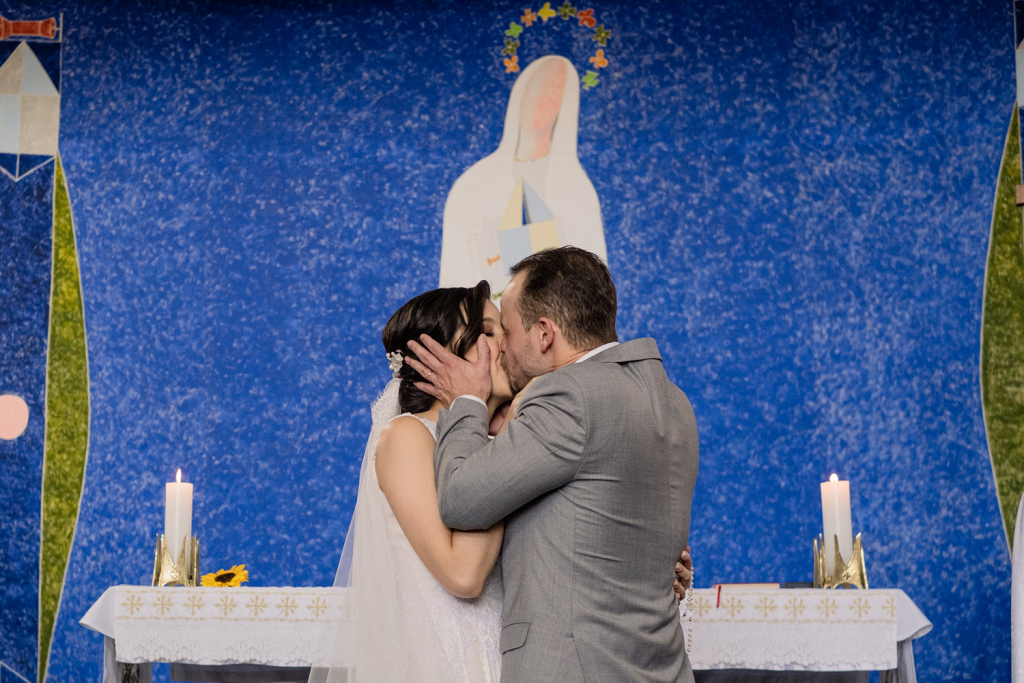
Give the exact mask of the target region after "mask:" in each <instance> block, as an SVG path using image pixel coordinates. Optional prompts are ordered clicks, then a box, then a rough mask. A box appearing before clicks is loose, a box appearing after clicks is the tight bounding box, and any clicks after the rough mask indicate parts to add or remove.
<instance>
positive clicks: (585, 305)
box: [512, 247, 618, 349]
mask: <svg viewBox="0 0 1024 683" xmlns="http://www.w3.org/2000/svg"><path fill="white" fill-rule="evenodd" d="M520 273H522V274H523V277H522V280H521V282H520V285H521V286H520V289H519V294H518V297H517V299H516V303H517V305H518V308H519V315H520V317H522V319H523V327H524V328H525V329H530V328H531V327H533V325H534V323H536V322H537V321H538V320H540V319H541V318H550V319H551V320H553V321H554V322H555V323H556V324H557V325H558V327H559V329H561V330H562V334H564V335H565V339H566V341H567V342H569V344H570V345H571V346H573V347H574V348H576V349H585V348H594V347H597V346H600V345H602V344H607V343H608V342H613V341H618V337H617V336H616V334H615V312H616V308H617V306H618V303H617V301H616V295H615V285H614V284H613V283H612V274H611V273H610V272H609V271H608V266H606V265H605V264H604V262H603V261H602V260H601V259H600V257H599V256H597V255H596V254H592V253H591V252H589V251H587V250H585V249H580V248H578V247H558V248H557V249H544V250H543V251H538V252H537V253H536V254H532V255H530V256H527V257H526V258H524V259H523V260H522V261H520V262H519V263H517V264H515V265H514V266H512V275H518V274H520Z"/></svg>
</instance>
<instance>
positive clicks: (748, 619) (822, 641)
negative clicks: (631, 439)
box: [81, 586, 932, 683]
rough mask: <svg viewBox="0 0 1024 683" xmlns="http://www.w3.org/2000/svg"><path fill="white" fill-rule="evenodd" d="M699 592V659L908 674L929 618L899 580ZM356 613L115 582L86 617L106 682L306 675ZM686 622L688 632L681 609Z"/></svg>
mask: <svg viewBox="0 0 1024 683" xmlns="http://www.w3.org/2000/svg"><path fill="white" fill-rule="evenodd" d="M693 600H694V610H693V615H692V616H693V622H692V625H693V626H692V627H693V641H692V648H691V653H690V661H691V663H692V665H693V668H694V669H695V670H737V669H742V670H751V669H760V670H768V671H819V672H842V671H871V670H874V671H889V670H892V671H893V672H895V671H896V670H897V669H898V670H899V674H900V680H901V681H902V680H906V681H911V682H912V681H914V680H915V679H914V664H913V651H912V649H911V647H910V641H911V640H913V639H915V638H919V637H921V636H923V635H925V634H926V633H928V631H930V630H931V627H932V625H931V623H930V622H929V621H928V620H927V619H926V618H925V616H924V615H923V614H922V613H921V611H920V610H919V609H918V608H917V606H916V605H914V603H913V602H912V601H911V600H910V598H908V597H907V595H906V594H905V593H904V592H903V591H901V590H898V589H881V590H815V589H797V590H779V589H775V590H772V589H764V588H736V587H730V588H727V589H724V590H723V591H722V593H721V594H719V592H718V591H717V590H716V589H702V590H695V591H694V599H693ZM350 619H351V612H350V610H349V605H348V599H347V595H346V594H345V592H344V591H343V590H341V591H335V589H332V588H256V587H252V588H250V587H238V588H183V587H174V588H152V587H149V586H113V587H111V588H108V589H107V590H106V591H105V592H104V593H103V595H102V596H101V597H100V599H99V600H97V601H96V603H95V604H94V605H93V606H92V607H91V608H90V609H89V611H88V612H87V613H86V615H85V616H84V617H83V618H82V620H81V624H82V625H83V626H85V627H87V628H90V629H92V630H94V631H98V632H100V633H102V634H104V635H105V636H106V638H105V643H106V646H105V647H106V652H105V657H104V682H105V683H114V682H115V681H116V682H117V683H120V675H121V674H120V672H119V670H118V669H119V667H120V664H118V663H139V664H144V665H148V663H150V662H172V663H178V664H179V665H182V666H184V667H185V668H184V669H183V668H182V666H179V667H178V671H179V673H181V672H182V671H187V672H190V673H192V674H193V675H196V674H197V673H201V672H202V671H206V670H207V669H203V668H202V667H222V669H221V670H222V671H224V672H228V673H230V672H231V671H232V670H233V671H235V673H236V675H237V673H238V672H239V671H245V670H247V669H248V670H249V671H250V672H252V671H256V669H255V668H254V667H253V666H252V665H261V666H263V667H277V669H275V670H274V671H277V675H278V678H276V679H275V678H273V677H270V678H264V679H263V680H304V678H303V676H302V671H303V669H308V667H309V666H310V665H311V664H312V663H313V655H314V652H315V649H316V645H317V634H318V633H319V630H320V628H321V626H322V625H323V624H324V623H326V622H327V621H329V620H337V621H338V622H339V624H340V626H341V627H342V628H345V627H346V626H347V624H349V623H350ZM682 626H683V631H684V633H685V632H686V631H687V628H688V626H689V621H688V620H687V619H686V618H683V620H682ZM188 665H192V666H188ZM240 665H242V666H243V668H241V669H240V668H239V666H240ZM231 667H234V669H232V668H231ZM246 667H247V669H246ZM147 670H148V666H143V667H141V671H140V673H141V677H140V680H141V681H145V680H146V677H147ZM213 671H216V670H215V669H214V670H213ZM172 673H173V672H172ZM228 673H226V674H225V678H224V680H231V678H230V676H229V675H228ZM723 673H725V672H724V671H723ZM207 675H213V674H207ZM247 677H248V678H249V679H252V680H257V679H259V678H260V677H259V676H258V675H256V674H254V673H250V674H247ZM208 680H216V679H215V678H210V679H208ZM883 680H884V679H883Z"/></svg>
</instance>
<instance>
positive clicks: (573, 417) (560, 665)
mask: <svg viewBox="0 0 1024 683" xmlns="http://www.w3.org/2000/svg"><path fill="white" fill-rule="evenodd" d="M487 425H488V420H487V411H486V409H485V408H484V407H483V405H482V404H481V403H479V402H477V401H473V400H469V399H460V400H456V401H455V402H454V403H453V404H452V406H451V409H450V410H448V411H441V415H440V418H439V420H438V439H437V450H436V451H435V455H434V463H435V472H436V476H437V491H438V502H439V504H440V508H441V519H443V520H444V523H445V524H447V525H448V526H449V527H452V528H456V529H486V528H488V527H490V526H492V525H493V524H495V523H496V522H498V521H500V520H502V519H504V520H505V542H504V548H503V551H502V570H503V574H504V583H505V603H504V609H503V612H502V630H501V652H502V675H501V680H502V683H537V682H543V681H556V682H557V683H575V682H576V681H587V682H588V683H596V682H598V681H608V682H609V683H622V682H623V681H692V680H693V672H692V671H691V669H690V663H689V660H688V659H687V657H686V649H685V646H684V638H683V633H682V629H681V627H680V624H679V607H678V603H677V602H676V598H675V596H674V594H673V592H672V579H673V578H674V574H673V568H674V566H675V563H676V561H677V560H678V559H679V554H680V553H681V552H682V551H683V549H684V548H685V547H686V543H687V537H688V535H689V528H690V500H691V498H692V496H693V487H694V483H695V481H696V478H697V426H696V422H695V421H694V416H693V409H692V408H691V407H690V403H689V401H688V400H687V399H686V396H685V395H684V394H683V392H682V391H680V390H679V389H678V388H677V387H676V386H675V385H673V384H672V383H671V382H669V380H668V377H667V376H666V375H665V370H664V369H663V368H662V363H661V356H660V355H659V353H658V347H657V345H656V344H655V342H654V340H653V339H637V340H635V341H631V342H627V343H624V344H620V345H618V346H615V347H612V348H610V349H608V350H606V351H603V352H601V353H599V354H597V355H595V356H593V357H592V358H590V359H587V360H586V361H584V362H582V363H576V364H572V365H568V366H566V367H563V368H561V369H559V370H556V371H555V372H552V373H550V374H547V375H544V376H542V377H540V378H538V379H537V380H536V381H535V382H534V383H533V385H532V386H531V387H530V388H529V390H528V391H527V393H526V395H525V396H524V397H523V400H522V402H521V403H520V406H519V411H518V413H517V417H516V419H515V420H514V421H512V422H511V423H510V424H509V426H508V429H507V430H506V431H505V432H504V433H503V434H501V435H500V436H498V437H497V438H496V439H494V440H493V441H492V442H490V443H488V438H487Z"/></svg>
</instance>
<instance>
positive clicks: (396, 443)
mask: <svg viewBox="0 0 1024 683" xmlns="http://www.w3.org/2000/svg"><path fill="white" fill-rule="evenodd" d="M423 454H427V455H429V456H430V457H431V459H433V454H434V437H433V436H432V435H431V434H430V430H429V429H427V426H426V425H425V424H423V423H422V422H420V421H419V420H417V419H416V418H415V417H413V416H412V415H402V416H400V417H396V418H395V419H394V420H392V421H391V422H389V423H388V424H387V425H385V427H384V429H383V430H382V431H381V433H380V439H379V440H378V441H377V460H378V462H380V461H382V460H383V461H392V460H396V459H399V460H401V459H404V458H405V457H416V458H419V457H422V456H423Z"/></svg>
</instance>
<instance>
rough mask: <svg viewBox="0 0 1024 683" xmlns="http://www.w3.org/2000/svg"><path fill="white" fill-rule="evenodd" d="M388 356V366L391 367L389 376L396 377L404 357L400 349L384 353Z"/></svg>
mask: <svg viewBox="0 0 1024 683" xmlns="http://www.w3.org/2000/svg"><path fill="white" fill-rule="evenodd" d="M385 355H386V356H387V358H388V367H389V368H390V369H391V376H392V377H394V378H395V379H398V372H399V371H400V370H401V369H402V362H403V360H404V357H403V356H402V352H401V351H393V352H392V353H388V354H385Z"/></svg>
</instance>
